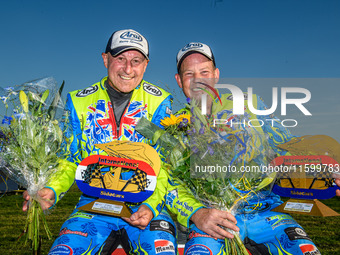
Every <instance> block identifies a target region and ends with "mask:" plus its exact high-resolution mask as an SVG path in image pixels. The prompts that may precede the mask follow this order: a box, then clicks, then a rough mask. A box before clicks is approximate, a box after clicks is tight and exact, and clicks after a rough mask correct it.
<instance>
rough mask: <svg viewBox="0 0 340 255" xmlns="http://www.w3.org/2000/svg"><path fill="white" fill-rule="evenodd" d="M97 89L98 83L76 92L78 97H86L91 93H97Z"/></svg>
mask: <svg viewBox="0 0 340 255" xmlns="http://www.w3.org/2000/svg"><path fill="white" fill-rule="evenodd" d="M97 90H98V85H95V86H91V87H88V88H86V89H83V90H81V91H79V92H78V93H77V94H76V97H86V96H88V95H91V94H93V93H95V92H96V91H97Z"/></svg>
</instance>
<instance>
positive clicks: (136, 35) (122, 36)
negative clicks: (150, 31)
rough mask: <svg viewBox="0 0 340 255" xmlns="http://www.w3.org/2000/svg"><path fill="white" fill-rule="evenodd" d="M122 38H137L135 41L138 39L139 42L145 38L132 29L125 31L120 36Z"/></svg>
mask: <svg viewBox="0 0 340 255" xmlns="http://www.w3.org/2000/svg"><path fill="white" fill-rule="evenodd" d="M120 38H122V39H130V40H135V41H138V42H141V41H143V38H142V37H141V36H140V34H137V33H134V32H131V31H128V32H125V33H123V34H122V35H121V36H120Z"/></svg>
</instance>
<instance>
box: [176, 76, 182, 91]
mask: <svg viewBox="0 0 340 255" xmlns="http://www.w3.org/2000/svg"><path fill="white" fill-rule="evenodd" d="M175 79H176V81H177V84H178V86H179V87H180V88H181V89H182V88H183V85H182V80H181V76H180V75H179V74H178V73H176V74H175Z"/></svg>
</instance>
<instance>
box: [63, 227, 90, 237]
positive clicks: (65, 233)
mask: <svg viewBox="0 0 340 255" xmlns="http://www.w3.org/2000/svg"><path fill="white" fill-rule="evenodd" d="M67 234H73V235H80V236H84V237H87V235H88V234H87V233H84V232H81V231H73V230H70V229H68V228H63V229H62V230H61V231H60V232H59V236H62V235H67Z"/></svg>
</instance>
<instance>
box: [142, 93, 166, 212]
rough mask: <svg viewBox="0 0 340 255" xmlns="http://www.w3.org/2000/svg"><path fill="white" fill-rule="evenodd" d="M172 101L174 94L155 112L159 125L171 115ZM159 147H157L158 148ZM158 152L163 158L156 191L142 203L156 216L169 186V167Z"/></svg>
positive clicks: (154, 121) (162, 205)
mask: <svg viewBox="0 0 340 255" xmlns="http://www.w3.org/2000/svg"><path fill="white" fill-rule="evenodd" d="M171 102H172V96H171V95H169V96H168V97H167V98H166V99H165V100H164V101H163V102H162V103H161V104H160V105H159V107H158V108H157V110H156V111H155V113H154V114H153V117H152V120H151V122H152V123H154V124H155V125H157V126H158V127H162V126H161V124H160V122H161V120H162V119H163V118H165V117H169V116H170V113H171ZM156 149H157V148H156ZM158 154H159V155H160V157H161V159H162V163H161V169H160V171H159V174H158V176H157V184H156V188H155V191H154V192H153V193H152V195H151V196H150V197H149V198H148V199H147V200H145V201H144V202H143V203H142V204H144V205H146V206H147V207H149V209H150V210H151V211H152V212H153V215H154V217H157V216H158V214H159V213H160V212H161V211H162V209H163V207H164V204H165V195H166V192H167V186H168V178H169V174H168V167H167V165H166V164H165V163H164V162H163V158H162V155H161V154H160V151H159V150H158Z"/></svg>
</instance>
